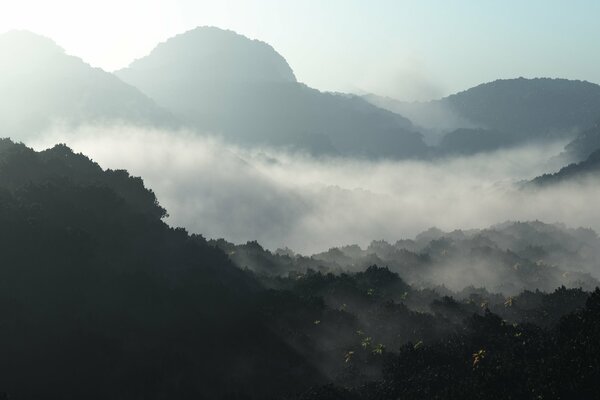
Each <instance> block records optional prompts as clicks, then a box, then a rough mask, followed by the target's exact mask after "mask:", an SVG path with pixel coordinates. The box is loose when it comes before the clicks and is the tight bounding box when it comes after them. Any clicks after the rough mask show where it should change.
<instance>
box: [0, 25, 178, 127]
mask: <svg viewBox="0 0 600 400" xmlns="http://www.w3.org/2000/svg"><path fill="white" fill-rule="evenodd" d="M0 60H2V61H1V62H0V93H1V94H2V95H1V97H0V132H2V133H1V134H0V136H1V135H4V136H11V137H16V138H20V139H23V138H25V137H27V136H29V135H33V134H35V133H38V132H40V131H43V130H44V129H47V128H48V127H50V126H52V124H53V123H59V124H64V125H67V126H76V125H78V124H85V123H97V122H100V123H102V122H115V121H120V122H128V123H136V124H152V125H161V126H165V125H169V126H171V125H173V124H174V123H175V119H174V117H173V116H172V115H171V114H170V113H169V112H167V111H165V110H163V109H161V108H160V107H158V106H157V105H156V104H155V103H154V102H153V101H152V100H150V98H148V97H147V96H145V95H144V94H142V93H141V92H140V91H139V90H137V89H136V88H134V87H132V86H130V85H128V84H126V83H124V82H122V81H121V80H119V78H117V77H116V76H114V75H112V74H110V73H107V72H104V71H102V70H101V69H98V68H92V67H90V66H89V65H88V64H86V63H84V62H83V61H82V60H81V59H79V58H77V57H73V56H69V55H67V54H65V52H64V50H63V49H61V48H60V47H58V46H57V45H56V44H55V43H54V42H53V41H51V40H50V39H47V38H44V37H42V36H39V35H36V34H33V33H30V32H26V31H10V32H8V33H5V34H2V35H0Z"/></svg>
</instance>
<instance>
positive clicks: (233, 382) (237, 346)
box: [0, 140, 319, 399]
mask: <svg viewBox="0 0 600 400" xmlns="http://www.w3.org/2000/svg"><path fill="white" fill-rule="evenodd" d="M164 213H165V212H164V210H163V209H162V208H161V207H160V206H159V205H158V203H157V201H156V197H155V196H154V194H153V193H152V192H151V191H149V190H147V189H146V188H145V187H144V185H143V182H142V180H141V179H139V178H132V177H130V176H129V175H128V174H127V172H125V171H110V170H108V171H104V170H102V169H101V168H100V167H99V166H98V165H97V164H95V163H93V162H91V161H90V160H89V159H87V158H86V157H84V156H82V155H78V154H74V153H73V152H72V151H71V150H69V149H68V148H67V147H65V146H56V147H54V148H52V149H50V150H46V151H43V152H39V153H37V152H34V151H33V150H31V149H28V148H26V147H25V146H23V145H19V144H14V143H12V142H10V141H8V140H2V141H0V252H1V253H2V263H1V265H0V327H1V328H0V353H1V354H2V357H1V358H0V392H8V393H9V394H11V398H13V397H14V398H16V399H36V398H62V399H82V398H86V399H106V398H113V399H131V398H145V399H163V398H222V397H223V396H225V395H228V394H229V395H231V394H235V393H252V394H253V395H255V396H257V398H266V397H268V396H269V395H270V394H277V393H291V392H294V391H296V390H297V389H299V388H303V387H305V385H307V384H308V383H307V382H314V381H315V379H316V380H318V378H319V374H318V373H316V372H315V371H314V369H313V368H312V367H310V366H308V365H306V363H305V362H304V361H303V357H302V356H300V355H298V354H297V353H296V352H295V351H294V350H292V349H291V348H289V346H288V345H286V344H284V343H283V341H282V340H281V339H280V338H278V337H275V336H274V335H273V334H272V333H271V331H270V330H269V329H267V328H266V325H265V323H264V319H263V317H262V314H261V313H260V309H259V308H258V307H257V305H256V301H254V299H255V297H256V293H257V291H258V289H259V285H258V283H257V282H256V280H255V279H254V278H253V277H252V276H250V275H249V274H246V273H244V272H242V271H241V270H239V269H237V268H236V267H234V266H233V264H232V263H231V262H230V261H229V260H228V258H227V256H226V255H225V254H224V253H223V252H222V251H220V250H218V249H216V248H215V247H213V246H210V245H208V243H207V242H206V241H205V240H204V239H203V238H202V237H200V236H197V235H191V236H190V235H188V233H187V232H185V231H184V230H183V229H173V228H170V227H168V226H167V225H166V224H165V223H164V222H163V221H162V220H161V217H162V216H163V215H164Z"/></svg>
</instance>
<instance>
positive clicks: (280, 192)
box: [26, 125, 600, 253]
mask: <svg viewBox="0 0 600 400" xmlns="http://www.w3.org/2000/svg"><path fill="white" fill-rule="evenodd" d="M56 143H66V144H67V145H69V146H70V147H71V148H72V149H73V150H75V151H76V152H82V153H84V154H85V155H87V156H89V157H91V158H92V159H93V160H95V161H96V162H98V163H99V164H100V165H101V166H102V167H103V168H113V169H127V170H128V171H129V172H130V173H131V174H132V175H137V176H141V177H142V178H143V179H144V181H145V183H146V186H148V187H149V188H151V189H152V190H154V192H155V193H156V194H157V196H158V199H159V201H160V203H161V204H162V205H163V206H164V207H165V208H166V209H167V210H168V212H169V217H168V219H167V222H168V223H169V224H171V225H173V226H182V227H185V228H186V229H188V230H189V231H190V232H193V233H201V234H203V235H204V236H206V237H208V238H220V237H224V238H226V239H227V240H230V241H233V242H237V243H241V242H246V241H248V240H257V241H258V242H259V243H261V244H262V245H263V246H265V247H266V248H270V249H275V248H278V247H285V246H287V247H289V248H291V249H293V250H295V251H297V252H301V253H315V252H319V251H323V250H326V249H328V248H330V247H333V246H339V245H345V244H351V243H356V244H359V245H361V246H366V245H367V244H368V243H370V242H371V241H372V240H375V239H385V240H387V241H391V242H394V241H396V240H398V239H402V238H412V237H414V236H415V235H416V234H418V233H419V232H422V231H423V230H425V229H427V228H429V227H432V226H436V227H438V228H440V229H443V230H446V231H451V230H453V229H470V228H484V227H487V226H490V225H492V224H495V223H498V222H502V221H506V220H521V221H525V220H541V221H544V222H549V223H551V222H564V223H566V224H567V225H568V226H572V227H578V226H583V227H591V228H593V229H596V230H598V229H599V228H600V214H598V213H597V211H596V210H595V207H594V205H595V204H597V203H598V200H600V187H599V186H598V185H597V184H591V183H590V184H585V183H584V184H581V185H578V186H576V187H575V186H572V185H567V186H558V187H550V188H544V189H537V190H524V189H521V188H520V185H518V184H516V183H518V182H519V181H522V180H528V179H531V178H533V177H535V176H538V175H540V174H542V173H545V172H549V171H553V170H557V169H558V168H559V166H557V165H553V163H552V161H550V160H552V159H553V157H555V156H556V155H557V154H559V153H560V152H561V151H562V149H563V146H564V143H558V142H557V143H553V144H548V145H546V146H540V145H539V144H538V145H537V146H536V147H522V148H518V149H511V150H503V151H498V152H495V153H487V154H480V155H476V156H471V157H462V158H451V159H444V160H438V161H432V162H427V161H377V162H375V161H367V160H356V159H344V158H314V157H311V156H308V155H302V154H291V153H287V152H285V151H281V150H273V149H254V150H247V149H246V150H244V149H240V148H236V147H234V146H231V145H227V144H225V143H223V142H222V141H220V140H219V139H218V138H215V137H205V136H199V135H197V134H194V133H191V132H185V131H179V132H169V131H160V130H147V129H142V128H136V127H131V126H119V125H111V126H87V127H83V128H79V129H77V130H75V131H70V132H68V133H65V130H64V129H62V128H60V127H57V128H55V129H53V130H51V131H48V132H47V133H46V134H45V135H43V136H42V138H41V139H38V140H36V141H30V142H27V143H26V144H27V145H30V146H32V147H34V148H36V149H38V150H39V149H44V148H48V147H51V146H53V145H54V144H56Z"/></svg>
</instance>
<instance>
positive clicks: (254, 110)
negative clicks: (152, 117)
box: [116, 27, 426, 157]
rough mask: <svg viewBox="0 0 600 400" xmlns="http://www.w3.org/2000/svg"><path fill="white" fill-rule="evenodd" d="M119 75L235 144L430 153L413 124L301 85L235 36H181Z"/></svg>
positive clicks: (272, 54) (272, 55)
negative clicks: (427, 151)
mask: <svg viewBox="0 0 600 400" xmlns="http://www.w3.org/2000/svg"><path fill="white" fill-rule="evenodd" d="M116 74H117V76H119V77H120V78H121V79H123V80H124V81H126V82H128V83H130V84H132V85H134V86H136V87H137V88H139V89H140V90H142V91H143V92H144V93H146V94H147V95H148V96H150V97H151V98H152V99H154V100H155V101H156V102H157V103H158V104H159V105H161V106H163V107H165V108H167V109H168V110H170V111H172V112H173V113H175V114H176V115H177V116H179V117H181V118H182V119H183V120H185V121H186V122H187V123H189V124H191V125H193V126H196V127H198V128H200V129H202V130H204V131H208V132H212V133H216V134H220V135H223V136H224V137H226V138H227V139H229V140H231V141H234V142H236V143H241V144H251V145H255V144H259V145H275V146H288V147H292V148H299V149H304V150H308V151H311V152H313V153H326V154H336V153H337V154H342V155H359V156H368V157H409V156H420V155H423V154H424V153H425V151H426V146H425V145H424V143H423V141H422V138H421V136H420V135H419V134H418V133H415V132H413V131H414V128H413V126H412V125H411V123H410V121H408V120H407V119H405V118H403V117H401V116H399V115H396V114H394V113H391V112H389V111H386V110H382V109H379V108H377V107H375V106H372V105H371V104H369V103H367V102H366V101H364V100H363V99H361V98H359V97H355V96H348V95H341V94H333V93H321V92H319V91H318V90H315V89H311V88H309V87H307V86H306V85H303V84H301V83H298V82H297V81H296V79H295V77H294V74H293V72H292V70H291V69H290V67H289V66H288V64H287V63H286V61H285V60H284V59H283V57H282V56H281V55H279V54H278V53H277V52H276V51H275V50H273V48H272V47H271V46H269V45H267V44H265V43H263V42H259V41H256V40H250V39H248V38H246V37H244V36H241V35H238V34H236V33H234V32H231V31H223V30H220V29H217V28H210V27H203V28H197V29H194V30H192V31H189V32H186V33H184V34H181V35H177V36H175V37H173V38H171V39H169V40H167V41H166V42H164V43H161V44H159V45H158V46H157V47H156V48H155V49H154V50H153V51H152V52H151V53H150V54H149V55H148V56H147V57H144V58H142V59H139V60H137V61H135V62H133V63H132V64H131V65H130V66H129V67H128V68H125V69H123V70H121V71H118V72H116Z"/></svg>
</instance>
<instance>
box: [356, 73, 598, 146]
mask: <svg viewBox="0 0 600 400" xmlns="http://www.w3.org/2000/svg"><path fill="white" fill-rule="evenodd" d="M366 99H367V100H369V101H371V102H372V103H373V104H376V105H378V106H380V107H384V108H387V109H390V110H391V111H394V112H398V113H400V114H402V115H404V116H406V117H408V118H410V119H411V121H413V122H414V123H415V124H416V125H418V126H422V127H423V128H424V134H426V135H429V136H430V137H432V140H433V141H438V142H439V140H440V139H441V138H442V137H443V136H444V134H446V133H448V132H451V131H454V130H456V129H459V128H480V129H486V130H487V131H488V133H489V134H490V143H489V144H488V145H489V146H488V145H486V147H492V148H493V147H494V146H495V143H497V142H498V140H497V139H498V138H497V135H496V134H495V133H497V132H503V133H504V134H505V135H506V136H507V141H506V142H501V143H499V145H501V146H505V145H507V144H513V143H514V138H517V139H518V142H527V141H530V140H535V139H539V138H542V139H548V138H549V139H552V138H569V137H572V136H573V135H575V134H576V133H578V132H580V131H583V130H586V129H588V128H590V127H592V126H593V125H594V123H596V121H597V118H598V115H599V114H600V86H598V85H596V84H594V83H590V82H585V81H574V80H566V79H548V78H536V79H525V78H518V79H503V80H497V81H494V82H490V83H485V84H482V85H479V86H476V87H473V88H471V89H468V90H465V91H463V92H460V93H457V94H453V95H451V96H448V97H445V98H442V99H439V100H433V101H429V102H415V103H408V102H401V101H396V100H391V99H385V98H381V97H377V96H368V97H366Z"/></svg>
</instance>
